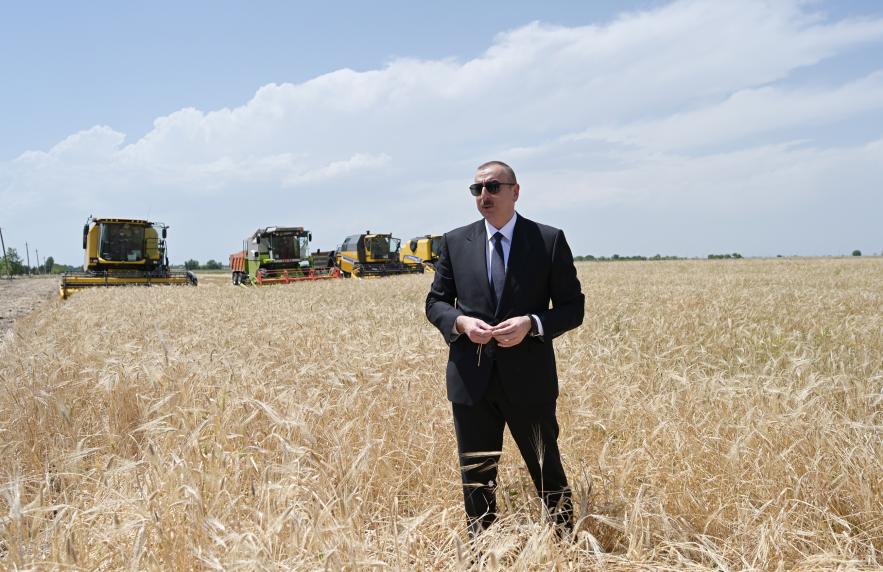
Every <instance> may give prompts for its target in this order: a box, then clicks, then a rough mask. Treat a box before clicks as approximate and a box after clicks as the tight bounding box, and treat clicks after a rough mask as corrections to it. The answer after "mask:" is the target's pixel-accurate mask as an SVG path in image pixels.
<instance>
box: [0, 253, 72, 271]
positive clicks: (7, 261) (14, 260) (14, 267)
mask: <svg viewBox="0 0 883 572" xmlns="http://www.w3.org/2000/svg"><path fill="white" fill-rule="evenodd" d="M70 270H74V267H73V266H68V265H67V264H58V263H56V262H55V259H54V258H52V257H51V256H47V257H46V260H44V261H43V263H42V264H39V265H37V266H28V265H27V264H25V262H24V261H23V260H22V259H21V255H20V254H19V253H18V251H17V250H16V249H15V248H13V247H11V246H10V247H9V248H7V249H6V257H5V258H4V257H3V253H2V252H0V276H6V275H7V274H10V275H12V276H22V275H26V274H62V273H64V272H68V271H70Z"/></svg>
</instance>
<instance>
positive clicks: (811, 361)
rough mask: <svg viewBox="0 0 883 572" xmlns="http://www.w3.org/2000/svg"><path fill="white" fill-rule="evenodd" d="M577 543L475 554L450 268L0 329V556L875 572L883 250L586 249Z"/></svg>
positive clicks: (571, 415) (575, 334)
mask: <svg viewBox="0 0 883 572" xmlns="http://www.w3.org/2000/svg"><path fill="white" fill-rule="evenodd" d="M578 268H579V275H580V279H581V281H582V283H583V289H584V292H585V293H586V320H585V323H584V325H583V326H582V327H581V328H579V329H578V330H575V331H572V332H570V333H568V334H566V335H565V336H562V337H561V338H558V339H557V340H556V342H555V343H556V348H557V352H558V369H559V375H560V377H561V397H560V398H559V402H558V411H559V422H560V425H561V431H562V433H561V439H560V446H561V451H562V455H563V459H564V463H565V467H566V469H567V470H568V474H569V477H570V480H571V485H572V486H573V489H574V501H575V507H576V516H577V518H578V523H577V534H576V538H575V539H574V540H573V541H572V542H562V541H559V540H558V539H557V537H556V535H555V534H554V533H553V531H552V530H551V529H550V528H549V527H548V526H547V524H546V522H545V520H544V518H543V515H542V512H541V510H540V504H539V501H538V499H537V498H536V495H535V494H534V492H533V490H532V485H531V483H530V479H529V477H528V475H527V472H526V470H525V469H524V468H523V466H522V464H521V459H520V457H519V455H518V453H517V449H516V448H515V447H514V444H513V443H512V442H511V440H509V438H508V436H507V441H506V443H505V447H504V454H503V459H502V467H501V471H500V477H499V479H500V486H499V493H498V494H499V499H500V501H501V502H500V505H501V513H502V514H501V519H500V520H499V521H498V523H497V524H496V525H495V526H494V527H493V528H492V529H491V530H489V531H488V532H487V533H486V534H484V535H483V536H482V537H481V538H480V539H479V541H478V542H477V545H476V546H474V547H470V546H469V545H467V544H466V538H467V536H466V535H465V532H464V529H465V519H464V515H463V512H462V497H461V492H460V488H459V473H458V469H457V465H456V463H457V460H456V447H455V441H454V435H453V426H452V421H451V412H450V404H449V403H448V402H447V400H446V398H445V390H444V386H445V384H444V376H443V371H444V364H445V360H446V354H447V350H446V347H445V345H444V343H443V341H442V338H441V336H440V334H439V333H438V332H437V331H435V330H434V329H433V328H432V327H431V326H430V325H429V323H428V322H427V321H426V319H425V318H424V316H423V302H424V298H425V295H426V292H427V290H428V287H429V282H430V280H431V275H430V274H427V275H425V276H407V277H396V278H388V279H382V280H365V281H359V280H340V281H326V282H321V283H305V284H304V283H302V284H294V285H290V286H279V287H269V288H263V289H250V288H237V287H234V286H232V285H231V284H229V283H228V279H227V277H226V276H223V277H221V276H215V277H206V278H204V279H203V280H202V281H201V284H200V286H199V287H198V288H188V287H180V288H160V287H157V288H148V289H109V290H93V291H88V292H82V293H78V294H76V295H75V296H74V297H73V298H72V299H70V300H68V301H65V302H60V301H51V302H49V303H47V304H46V305H45V306H43V307H42V308H41V309H40V310H39V311H38V312H36V313H34V314H31V315H29V316H28V317H26V318H23V319H20V320H19V321H18V322H17V323H16V325H15V327H14V329H13V330H12V332H11V333H9V334H7V336H6V338H5V339H4V340H2V341H0V384H2V391H0V452H2V454H0V568H5V569H9V570H21V569H31V570H49V569H59V570H65V569H82V570H122V569H129V570H289V569H294V570H325V569H330V570H371V569H377V570H386V569H391V570H459V569H466V568H471V569H476V570H477V569H485V570H493V569H501V570H504V569H505V570H551V569H558V570H594V569H597V570H659V569H686V570H754V569H759V570H777V569H783V570H785V569H787V570H792V569H806V570H809V569H820V568H824V569H831V568H837V569H879V568H881V567H883V460H881V459H883V259H880V258H876V259H870V258H864V259H816V260H807V259H802V260H791V259H781V260H741V261H671V262H645V263H639V262H620V263H586V264H579V265H578Z"/></svg>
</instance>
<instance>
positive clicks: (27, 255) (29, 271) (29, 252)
mask: <svg viewBox="0 0 883 572" xmlns="http://www.w3.org/2000/svg"><path fill="white" fill-rule="evenodd" d="M25 256H26V257H27V259H28V276H30V275H31V251H30V250H28V243H27V242H25Z"/></svg>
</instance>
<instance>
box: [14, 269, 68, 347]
mask: <svg viewBox="0 0 883 572" xmlns="http://www.w3.org/2000/svg"><path fill="white" fill-rule="evenodd" d="M57 292H58V278H13V279H12V280H7V279H6V278H0V339H2V338H3V337H4V335H5V334H6V332H7V330H9V329H10V328H12V324H13V323H15V320H16V319H18V318H20V317H22V316H25V315H27V314H29V313H31V312H33V311H34V310H35V309H37V307H38V306H40V305H41V304H43V303H44V302H45V301H46V300H48V299H49V298H51V297H52V295H53V294H57Z"/></svg>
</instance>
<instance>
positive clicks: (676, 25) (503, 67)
mask: <svg viewBox="0 0 883 572" xmlns="http://www.w3.org/2000/svg"><path fill="white" fill-rule="evenodd" d="M814 6H815V5H813V4H806V3H803V2H798V1H794V2H788V1H783V2H766V1H761V0H757V1H753V0H747V1H745V2H738V3H734V2H716V1H700V0H687V1H680V2H673V3H671V4H669V5H666V6H663V7H661V8H657V9H653V10H648V11H642V12H635V13H627V14H622V15H621V16H619V17H618V18H617V19H615V20H614V21H612V22H609V23H606V24H604V25H590V26H574V27H565V26H551V25H548V24H544V23H541V22H534V23H531V24H528V25H525V26H523V27H521V28H518V29H514V30H510V31H506V32H502V33H499V34H498V35H497V36H496V37H495V38H494V39H493V42H492V44H491V45H490V46H489V47H488V49H487V50H486V51H485V52H484V53H483V54H481V55H480V56H478V57H476V58H474V59H471V60H467V61H458V60H455V59H442V60H435V61H426V60H417V59H408V58H404V59H399V60H395V61H392V62H390V63H388V64H387V65H385V66H383V67H379V68H378V69H374V70H369V71H363V72H357V71H353V70H349V69H342V70H336V71H332V72H330V73H327V74H325V75H321V76H319V77H316V78H313V79H311V80H309V81H305V82H303V83H298V84H293V83H277V84H269V85H265V86H256V92H255V95H254V96H253V97H252V98H251V99H250V100H249V101H245V102H243V103H242V105H241V106H239V107H236V108H232V109H227V108H225V109H217V110H207V111H206V110H199V109H194V108H186V109H181V110H179V111H176V112H174V113H172V114H169V115H167V116H164V117H159V118H157V119H156V120H155V121H154V124H153V127H152V129H151V130H150V131H149V132H148V133H147V134H146V135H144V136H143V137H141V138H140V139H137V140H134V141H129V140H127V138H126V135H125V134H123V133H119V132H117V131H116V130H114V129H113V127H112V126H110V127H108V126H96V127H93V128H91V129H87V130H84V131H82V132H79V133H74V134H72V135H70V136H69V137H67V138H66V139H65V140H63V141H61V142H59V143H58V144H57V145H55V146H53V147H52V148H50V149H48V150H46V151H40V150H36V151H25V152H23V153H22V154H21V155H20V156H19V157H17V158H15V159H13V160H10V161H6V162H2V163H0V204H2V205H3V210H4V214H3V218H4V219H5V218H9V219H11V220H12V221H13V222H12V223H11V224H10V223H5V224H6V226H10V227H12V228H13V229H14V232H15V233H16V234H18V235H26V234H28V232H31V231H30V228H37V229H38V231H39V232H41V233H42V234H43V235H44V236H49V237H51V241H52V245H51V248H52V249H55V250H57V256H56V258H57V259H59V260H61V261H65V260H67V261H70V262H72V261H74V260H76V259H77V257H78V256H79V253H78V250H77V240H76V228H77V227H78V226H79V225H80V224H81V219H83V218H85V216H86V215H88V214H90V213H94V214H97V215H105V216H139V217H140V216H152V217H163V218H164V219H165V221H166V222H168V223H171V224H173V226H174V228H175V230H174V231H173V236H172V238H171V242H172V243H173V244H174V245H175V246H174V247H173V248H175V252H177V253H179V254H180V256H181V257H188V258H189V257H195V258H200V259H206V258H221V257H223V255H224V254H225V252H226V251H228V250H229V251H232V250H234V249H235V248H236V247H237V246H238V244H239V241H240V240H241V238H242V236H245V235H246V234H247V233H248V232H249V230H250V229H253V228H255V227H256V226H259V225H272V224H282V225H304V226H307V227H310V228H311V229H313V234H314V237H315V239H316V240H317V242H318V243H319V244H317V246H322V247H324V248H327V247H332V246H334V245H335V244H336V243H338V242H339V241H340V239H341V238H342V237H343V236H344V235H346V234H351V233H352V232H356V231H358V230H360V229H363V228H366V227H369V226H370V227H371V228H376V229H378V230H388V231H392V232H394V233H396V234H399V235H401V236H402V237H403V238H406V237H408V236H410V235H412V234H424V233H426V232H438V231H443V230H446V229H448V228H451V227H453V226H457V225H459V224H464V223H466V222H468V221H470V220H472V219H474V218H475V217H477V214H476V213H475V212H474V207H473V205H472V202H471V199H470V198H469V196H468V194H467V193H466V191H465V189H466V186H467V184H468V182H469V178H470V177H471V175H472V171H473V169H474V166H475V165H476V164H478V163H479V162H482V161H484V160H487V159H489V158H500V159H503V160H509V161H511V162H512V164H513V166H515V167H516V169H517V170H518V172H519V176H520V180H521V181H522V183H523V191H522V192H523V194H522V199H521V202H520V205H519V206H520V209H521V210H522V211H523V212H524V214H526V215H527V216H533V217H536V218H538V219H540V220H544V221H546V222H549V223H552V224H556V225H559V226H562V227H564V228H565V229H566V230H568V235H569V236H570V237H571V241H572V242H573V243H574V249H575V250H576V251H577V252H595V253H599V254H609V253H610V251H609V250H605V249H613V248H616V249H618V250H620V251H621V252H622V253H627V252H628V251H629V249H633V250H634V251H636V252H640V251H642V250H643V253H645V254H648V253H650V252H648V250H649V249H652V250H653V251H654V252H656V251H665V252H669V253H672V254H701V253H702V252H703V250H702V249H705V248H707V246H706V245H707V244H715V245H716V244H720V245H722V246H725V245H732V248H731V249H730V250H732V249H737V248H741V249H743V250H745V251H746V253H748V254H770V253H771V252H772V251H774V250H776V246H775V244H770V241H773V242H775V241H776V240H780V239H778V238H776V236H774V234H773V232H772V230H769V231H766V230H764V231H763V232H754V233H746V232H745V226H744V225H740V224H732V225H730V226H731V228H730V227H728V226H727V225H726V224H723V225H717V226H710V227H709V228H708V229H705V232H707V233H712V234H714V233H717V234H714V235H713V236H708V235H707V234H706V235H704V236H694V235H692V234H688V233H686V231H683V232H681V231H678V230H677V229H672V224H671V220H681V219H682V218H683V217H685V216H687V215H686V214H685V213H689V216H693V217H699V218H700V219H701V218H702V217H710V218H714V219H715V220H718V219H719V218H720V219H721V220H723V218H721V217H725V216H731V217H739V220H742V218H744V219H750V220H754V221H756V222H755V223H754V224H757V225H759V224H762V223H763V221H765V220H767V218H768V217H772V215H771V214H770V213H773V212H778V209H782V208H786V207H787V206H788V205H792V204H797V205H800V208H801V209H805V208H810V207H813V208H816V209H818V213H823V212H825V211H827V212H832V210H831V204H832V202H834V203H837V204H840V202H839V201H842V200H843V199H844V196H847V197H852V198H853V199H855V200H862V201H870V202H871V203H872V204H870V205H868V206H870V207H878V210H880V209H879V207H883V205H881V199H880V198H879V197H876V195H871V194H868V193H867V192H866V185H868V184H873V183H874V182H877V183H878V186H879V181H880V179H879V178H878V177H879V175H880V167H879V165H880V164H881V162H880V159H881V158H883V157H881V156H880V155H881V153H880V148H881V144H880V140H881V139H883V127H880V126H881V125H883V122H880V121H879V120H880V118H881V111H883V109H881V107H883V104H881V102H883V71H881V69H874V70H863V71H857V72H855V73H854V74H853V75H852V76H851V77H846V78H845V79H844V77H843V76H844V75H848V74H839V75H837V76H828V75H826V74H825V73H823V71H821V68H822V66H821V65H820V64H822V63H823V62H825V61H827V60H830V59H832V58H838V57H840V58H842V57H847V56H848V55H849V54H851V53H854V52H856V51H861V50H870V51H876V52H879V48H880V43H881V41H883V19H880V18H863V19H845V20H832V19H830V18H828V17H826V16H825V15H824V14H821V13H819V12H817V11H814ZM817 70H818V71H817ZM798 74H799V75H800V78H801V81H800V82H796V81H794V77H795V76H796V75H798ZM279 79H280V80H284V78H279ZM870 120H876V125H877V126H878V127H877V128H876V129H874V128H870V129H869V128H868V121H870ZM856 126H858V127H856ZM844 193H845V195H844ZM835 210H836V209H835ZM629 212H633V213H638V216H639V218H640V216H644V217H645V218H646V222H645V223H644V224H642V225H640V227H634V226H631V225H626V224H623V225H620V226H619V227H617V226H616V225H614V224H613V222H612V221H615V220H617V218H616V217H626V219H628V220H631V219H630V218H629ZM837 212H840V211H839V210H838V211H837ZM38 213H39V214H38ZM599 213H602V217H603V220H600V221H599V222H598V224H588V223H587V222H586V221H593V220H596V219H595V218H594V217H597V216H599ZM642 213H643V214H642ZM819 216H821V214H820V215H819ZM626 219H624V220H626ZM770 220H772V218H770ZM15 221H41V222H40V223H33V222H29V223H25V222H15ZM862 221H863V219H861V217H859V219H857V221H853V223H852V224H849V223H843V224H844V225H846V224H849V226H850V229H849V232H844V236H848V237H849V240H853V241H855V240H864V237H865V236H867V237H868V240H870V237H871V231H870V230H868V231H867V232H866V233H865V234H862V233H861V232H858V233H857V231H856V228H855V227H856V224H858V226H859V227H861V224H862ZM784 223H785V224H787V221H784ZM795 229H796V230H795V232H797V231H799V232H800V233H805V232H808V231H807V229H805V228H802V227H801V228H797V227H795ZM784 234H785V235H786V236H788V238H787V239H781V240H784V241H792V242H793V243H794V244H795V248H800V246H799V245H800V236H802V235H797V234H793V233H792V234H791V235H789V234H788V232H787V231H785V233H784ZM703 241H704V243H703ZM804 244H810V242H809V241H805V242H804ZM813 244H815V243H813ZM829 244H830V246H829V247H828V248H829V251H831V250H833V251H836V249H843V248H844V247H846V248H849V245H845V243H841V242H840V241H837V240H833V239H832V240H831V241H830V243H829ZM617 245H619V246H617ZM855 246H856V247H859V246H863V247H864V248H866V249H875V248H878V247H879V246H878V245H874V244H867V245H855ZM49 248H50V245H46V246H44V247H43V249H44V251H45V250H46V249H49ZM812 248H813V249H815V248H817V247H816V246H812ZM818 248H820V249H821V250H822V251H824V248H825V247H824V245H821V246H819V247H818ZM850 249H851V248H850ZM804 253H807V254H810V253H813V251H809V250H806V251H805V252H804ZM173 258H174V257H173Z"/></svg>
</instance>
